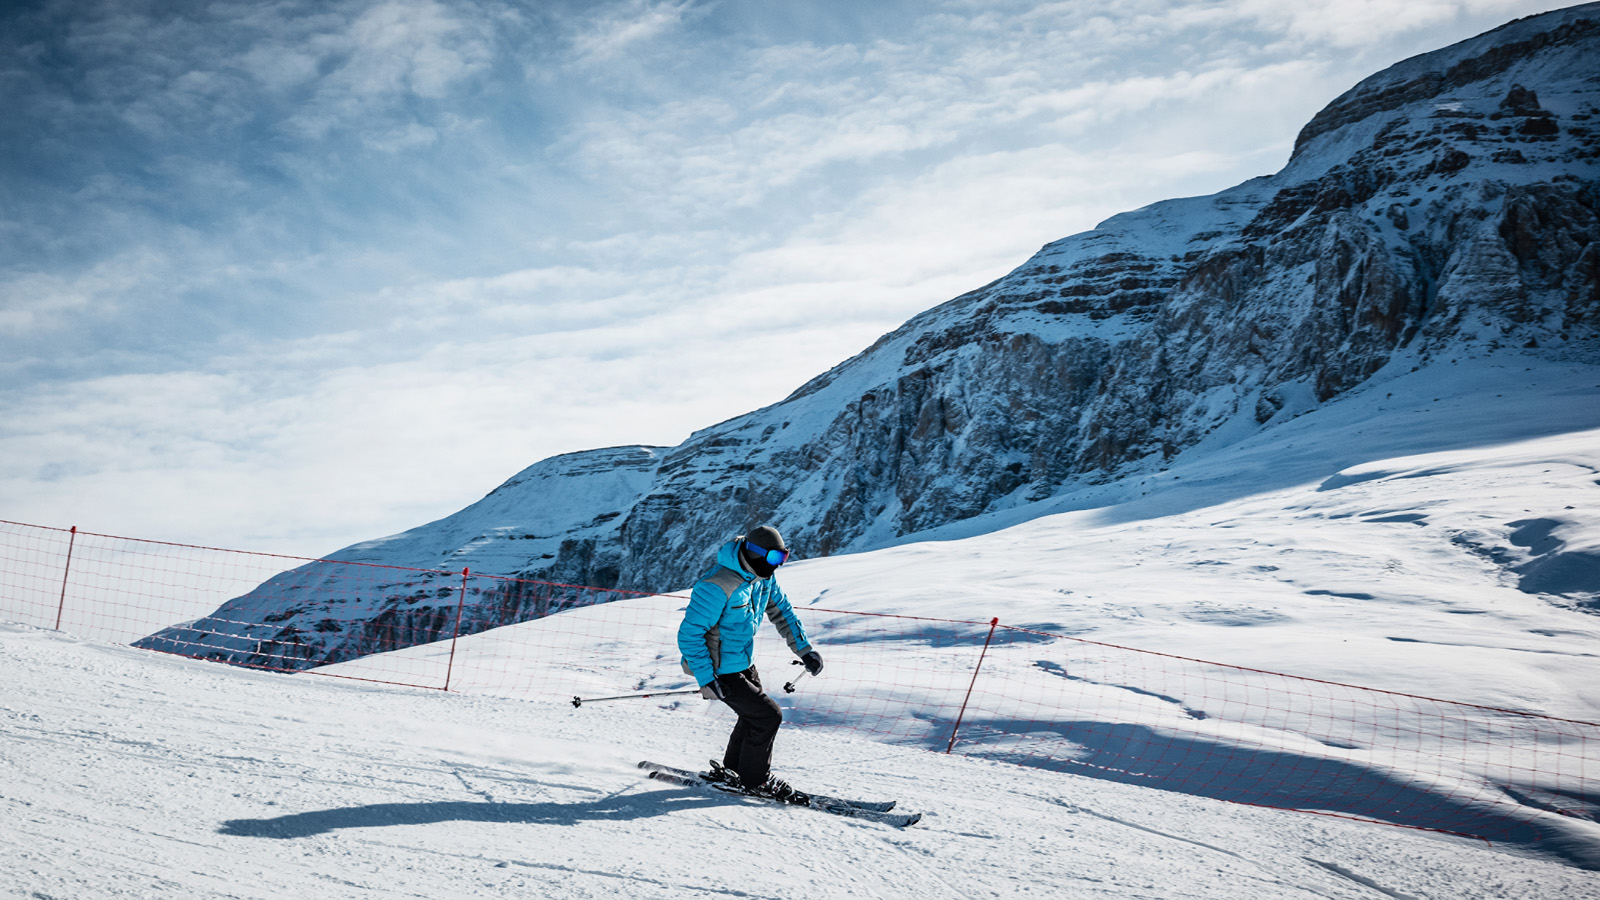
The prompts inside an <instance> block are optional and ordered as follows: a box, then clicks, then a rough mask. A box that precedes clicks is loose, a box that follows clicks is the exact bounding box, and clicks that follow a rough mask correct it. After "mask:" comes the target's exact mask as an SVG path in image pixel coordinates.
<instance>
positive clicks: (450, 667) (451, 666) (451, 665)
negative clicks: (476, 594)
mask: <svg viewBox="0 0 1600 900" xmlns="http://www.w3.org/2000/svg"><path fill="white" fill-rule="evenodd" d="M471 574H472V570H471V569H462V570H461V597H460V599H458V600H456V627H455V629H454V630H452V631H451V632H450V660H449V662H447V663H445V666H444V689H445V690H447V691H448V690H450V675H451V674H452V673H453V672H454V671H455V667H456V639H457V638H459V637H461V610H462V608H463V607H464V606H466V603H467V578H468V577H470V576H471Z"/></svg>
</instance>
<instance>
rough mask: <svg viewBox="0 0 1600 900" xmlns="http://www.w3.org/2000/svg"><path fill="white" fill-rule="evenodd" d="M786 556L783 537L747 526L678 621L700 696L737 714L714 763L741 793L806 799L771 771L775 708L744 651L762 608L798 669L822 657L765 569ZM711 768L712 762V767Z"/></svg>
mask: <svg viewBox="0 0 1600 900" xmlns="http://www.w3.org/2000/svg"><path fill="white" fill-rule="evenodd" d="M788 559H789V549H788V548H787V547H786V546H784V543H783V536H782V535H780V534H778V529H776V528H773V527H772V526H770V525H762V526H760V527H758V528H754V529H752V530H751V531H750V533H749V534H744V535H740V536H738V537H736V538H734V539H733V540H731V541H729V542H727V543H726V544H723V545H722V548H721V549H720V550H718V551H717V560H716V562H715V563H713V564H712V566H711V568H710V569H709V570H707V572H706V573H705V574H704V575H702V576H700V580H699V581H698V582H696V583H695V586H694V590H693V592H691V593H690V595H689V607H688V609H687V610H685V611H684V614H683V624H681V625H679V626H678V650H679V652H681V653H682V654H683V668H684V671H686V672H688V673H689V674H691V675H693V676H694V677H695V681H696V683H697V684H699V685H700V695H701V696H703V697H705V698H706V699H707V700H721V701H722V702H723V703H726V704H728V706H730V707H732V708H733V711H734V712H736V713H738V714H739V721H738V722H737V723H736V724H735V725H734V726H733V734H731V735H729V737H728V749H727V751H726V752H725V753H723V756H722V765H723V767H724V768H726V769H727V770H730V771H731V772H732V773H734V774H736V775H738V777H739V784H740V785H741V786H742V787H743V788H744V790H746V791H747V792H749V793H752V794H756V795H759V796H763V797H770V798H773V799H776V800H783V801H786V802H790V803H806V802H807V799H808V798H807V797H806V795H805V794H802V793H801V792H799V791H796V790H795V789H794V788H792V787H790V786H789V785H788V784H787V783H786V782H784V781H783V780H782V779H781V778H778V777H777V776H775V775H773V774H772V772H771V764H772V743H773V739H774V738H776V737H777V736H778V726H780V725H782V724H783V710H782V709H781V708H780V707H779V706H778V704H777V701H775V700H773V699H772V698H771V697H769V696H767V694H766V692H765V691H763V690H762V689H761V676H760V675H759V674H757V672H756V667H755V664H754V661H753V660H752V659H751V654H752V653H753V652H754V650H755V638H756V629H757V628H758V627H759V626H760V625H761V616H762V614H763V613H765V614H766V616H767V617H768V618H770V619H771V620H772V623H773V624H774V625H776V626H777V627H778V633H779V634H781V635H783V639H784V640H785V641H787V642H788V643H789V649H790V650H792V651H794V655H795V656H798V657H800V661H801V662H803V663H805V667H806V671H807V672H809V673H811V674H812V675H816V674H817V673H818V672H821V671H822V655H821V654H820V653H818V652H817V651H816V649H815V648H813V647H812V646H811V641H810V640H809V639H808V638H807V637H806V630H805V628H803V627H802V626H801V625H800V619H799V617H797V616H796V615H795V613H794V607H793V606H791V605H790V604H789V598H788V597H787V596H786V595H785V594H784V593H783V588H781V587H779V586H778V582H777V580H776V579H775V578H773V572H774V571H775V570H776V569H777V568H778V567H779V566H781V565H783V564H784V563H785V562H786V561H788ZM713 769H715V765H713Z"/></svg>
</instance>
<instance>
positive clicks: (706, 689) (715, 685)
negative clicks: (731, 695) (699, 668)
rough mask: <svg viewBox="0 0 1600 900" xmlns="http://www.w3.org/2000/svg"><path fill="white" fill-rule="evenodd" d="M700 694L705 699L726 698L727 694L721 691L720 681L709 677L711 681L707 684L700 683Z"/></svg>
mask: <svg viewBox="0 0 1600 900" xmlns="http://www.w3.org/2000/svg"><path fill="white" fill-rule="evenodd" d="M700 696H702V697H704V698H706V699H707V700H726V699H727V696H726V695H725V694H723V693H722V682H720V681H718V680H716V679H715V678H713V679H711V683H709V684H702V685H700Z"/></svg>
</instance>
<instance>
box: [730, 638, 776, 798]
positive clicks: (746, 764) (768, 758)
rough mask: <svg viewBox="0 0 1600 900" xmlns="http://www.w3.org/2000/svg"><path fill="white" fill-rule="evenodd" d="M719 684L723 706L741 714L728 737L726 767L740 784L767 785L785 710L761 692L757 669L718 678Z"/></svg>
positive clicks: (753, 667) (752, 668)
mask: <svg viewBox="0 0 1600 900" xmlns="http://www.w3.org/2000/svg"><path fill="white" fill-rule="evenodd" d="M717 681H718V682H720V683H721V684H722V702H724V703H726V704H728V705H729V706H731V707H733V711H734V712H736V713H738V714H739V721H738V723H736V724H735V725H734V726H733V734H731V735H729V737H728V750H727V752H726V753H724V754H722V764H723V765H724V766H727V767H728V768H730V769H732V770H733V771H735V772H738V773H739V780H740V781H743V782H744V783H745V784H747V785H751V786H756V785H762V784H766V782H767V775H768V773H770V772H771V771H772V742H773V740H774V739H775V738H776V737H777V736H778V726H779V725H782V724H783V709H782V708H781V707H779V706H778V701H776V700H774V699H772V698H771V697H769V696H767V694H766V692H765V691H763V690H762V689H761V676H760V675H759V674H757V672H756V667H755V666H751V667H750V668H748V669H745V670H744V671H743V672H735V673H733V674H731V675H718V676H717Z"/></svg>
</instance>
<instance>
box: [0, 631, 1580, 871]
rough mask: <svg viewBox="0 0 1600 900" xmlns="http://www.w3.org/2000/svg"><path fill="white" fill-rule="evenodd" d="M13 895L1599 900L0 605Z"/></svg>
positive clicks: (973, 763)
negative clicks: (736, 763) (744, 769)
mask: <svg viewBox="0 0 1600 900" xmlns="http://www.w3.org/2000/svg"><path fill="white" fill-rule="evenodd" d="M0 666H3V667H4V670H5V672H6V689H5V692H4V695H3V700H0V734H3V739H0V765H3V766H4V767H5V770H6V772H7V773H8V777H7V779H6V780H5V782H4V785H3V786H0V816H3V817H4V820H5V821H6V823H7V827H6V828H5V829H4V831H3V832H0V893H3V894H5V895H6V896H20V897H29V898H46V900H68V898H80V897H174V896H183V897H237V898H255V897H262V898H265V897H273V898H280V897H283V896H319V897H428V898H441V897H456V896H461V897H465V896H473V897H527V896H540V897H559V898H579V897H596V898H599V897H607V898H609V897H615V896H619V895H621V896H628V897H638V898H656V897H662V898H665V897H707V896H710V897H716V896H738V897H755V898H767V897H770V898H789V897H793V896H796V895H798V894H804V895H805V896H808V897H845V896H853V897H882V898H898V897H908V896H937V897H997V896H998V897H1013V896H1049V897H1061V896H1070V897H1101V896H1116V897H1161V898H1175V897H1195V898H1213V897H1214V898H1219V900H1220V898H1229V900H1237V898H1257V897H1259V898H1274V900H1277V898H1301V897H1304V898H1352V900H1355V898H1360V900H1370V898H1372V897H1374V896H1380V895H1387V896H1391V897H1416V898H1478V897H1482V898H1489V897H1495V898H1516V897H1529V898H1537V897H1551V898H1554V897H1562V898H1577V897H1592V896H1595V892H1594V881H1593V873H1588V872H1583V871H1580V870H1578V869H1574V868H1571V867H1569V866H1565V865H1562V864H1560V863H1556V862H1552V861H1548V860H1544V859H1537V858H1530V857H1526V856H1522V855H1517V854H1514V853H1511V852H1507V851H1505V850H1504V849H1502V848H1490V847H1486V846H1485V845H1484V844H1482V843H1481V842H1476V841H1465V840H1461V839H1455V838H1448V837H1441V836H1434V835H1426V834H1420V833H1414V832H1408V831H1403V830H1399V829H1394V828H1387V827H1383V826H1376V825H1363V824H1360V823H1353V822H1345V821H1340V820H1329V819H1324V818H1321V817H1316V816H1306V815H1300V814H1295V813H1283V812H1275V811H1270V810H1262V809H1254V808H1249V807H1242V806H1237V805H1232V804H1226V803H1220V802H1216V801H1211V800H1207V799H1204V798H1197V797H1190V796H1185V795H1181V794H1175V793H1170V792H1163V791H1152V790H1146V789H1141V788H1138V787H1134V786H1129V785H1119V784H1113V783H1106V782H1101V781H1095V780H1091V779H1085V778H1080V777H1076V776H1072V775H1062V774H1056V773H1051V772H1045V771H1040V770H1036V769H1027V768H1018V767H1013V766H1008V765H1004V764H998V763H991V762H986V761H983V760H975V759H967V758H961V757H952V756H945V755H942V754H935V753H928V752H925V751H918V750H913V749H908V748H900V747H891V746H885V745H881V744H876V743H871V742H866V741H855V740H843V739H839V738H835V737H829V736H826V735H819V734H816V733H808V732H806V731H803V730H796V729H790V730H786V731H785V732H784V734H783V735H782V736H781V737H780V739H779V748H778V766H779V768H780V770H781V771H782V772H783V773H784V774H785V775H787V776H789V777H791V778H792V779H793V780H794V781H795V782H796V783H798V784H801V785H805V786H807V787H812V788H815V789H818V790H834V791H840V792H845V791H847V790H848V791H854V792H857V793H862V794H863V795H865V794H867V793H870V794H873V795H882V796H894V797H898V798H900V799H901V800H902V801H903V802H904V803H905V804H906V805H907V806H908V807H912V808H918V809H926V810H928V811H929V815H928V816H927V817H926V818H925V819H924V820H923V822H922V823H921V824H919V825H918V826H917V828H916V829H913V830H910V831H901V830H897V829H893V828H888V827H885V826H881V825H875V824H870V823H860V822H856V821H852V820H848V819H839V818H835V817H832V816H819V815H816V814H815V813H814V812H811V811H808V810H799V809H795V810H790V809H786V808H783V807H774V806H770V805H766V804H761V805H750V804H746V803H744V802H742V801H740V800H739V799H738V798H734V797H722V796H717V795H712V794H707V793H705V792H701V791H694V790H687V789H673V788H664V787H662V786H660V785H659V784H657V783H656V782H652V781H650V780H648V779H646V778H643V777H642V776H641V775H640V774H639V773H638V771H637V770H636V769H634V767H633V761H634V760H635V759H636V758H638V757H639V756H640V755H642V754H648V755H650V756H653V757H656V758H661V759H670V760H677V761H681V762H683V763H684V764H686V765H693V764H695V763H696V762H697V761H699V760H701V759H703V758H704V757H706V756H708V755H710V754H712V753H714V752H715V751H716V749H717V748H718V747H719V746H720V744H721V741H722V740H723V737H724V727H725V723H724V722H723V721H722V719H721V718H719V717H715V716H709V715H702V714H700V712H699V711H698V710H699V709H700V707H698V706H688V707H684V708H679V709H676V710H670V709H661V708H657V707H653V706H643V705H641V706H633V707H622V706H614V707H611V708H600V707H597V708H594V709H584V710H582V711H581V712H579V711H575V710H573V709H572V708H571V707H570V705H565V704H555V703H550V704H545V703H530V702H519V701H513V700H503V699H496V698H487V697H468V696H460V695H453V694H444V693H439V692H429V691H419V690H407V689H389V688H379V687H374V686H369V685H362V684H356V683H351V682H345V681H340V680H335V679H315V678H309V677H306V676H303V675H301V676H288V675H271V674H263V673H256V672H250V671H245V670H239V669H233V668H227V667H223V666H218V665H215V664H210V663H201V662H191V661H185V660H180V659H175V658H169V657H165V656H160V655H155V654H150V653H147V652H144V651H138V650H133V649H130V648H125V647H118V646H112V645H104V644H92V643H87V642H82V641H77V640H74V639H72V638H69V637H66V636H63V635H60V634H57V633H53V632H48V631H42V630H35V629H30V628H26V627H22V626H10V625H6V626H0Z"/></svg>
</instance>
